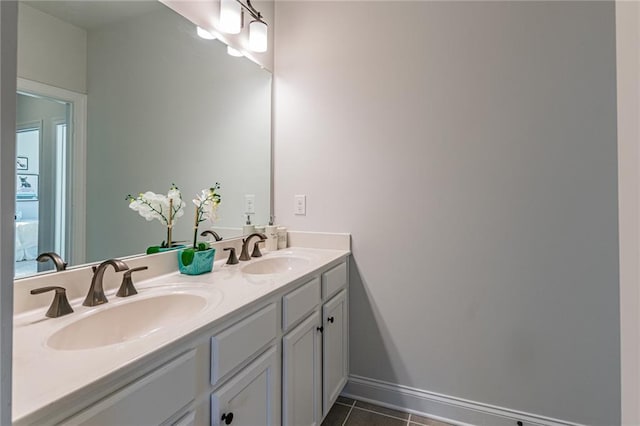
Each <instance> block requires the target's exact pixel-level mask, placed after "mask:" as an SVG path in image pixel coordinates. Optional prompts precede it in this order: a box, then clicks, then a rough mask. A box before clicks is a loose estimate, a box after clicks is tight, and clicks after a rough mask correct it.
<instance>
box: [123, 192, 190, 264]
mask: <svg viewBox="0 0 640 426" xmlns="http://www.w3.org/2000/svg"><path fill="white" fill-rule="evenodd" d="M126 199H127V200H128V201H129V208H130V209H131V210H133V211H137V212H138V213H139V214H140V216H142V217H143V218H145V219H146V220H147V221H149V222H150V221H152V220H154V219H157V220H158V221H160V223H162V224H163V225H164V226H166V227H167V239H166V241H163V242H162V244H161V245H160V248H171V247H172V244H171V232H172V229H173V225H174V223H175V220H176V219H177V218H179V217H180V216H182V215H183V214H184V206H185V203H184V202H183V201H182V194H181V193H180V189H178V187H177V186H176V185H175V184H171V187H170V188H169V191H168V192H167V195H163V194H156V193H154V192H151V191H147V192H145V193H140V194H138V196H137V197H135V198H134V197H133V196H132V195H131V194H129V195H127V197H126ZM156 248H157V247H156ZM149 249H150V250H151V249H152V247H150V248H149ZM155 251H157V250H155ZM147 252H149V250H147Z"/></svg>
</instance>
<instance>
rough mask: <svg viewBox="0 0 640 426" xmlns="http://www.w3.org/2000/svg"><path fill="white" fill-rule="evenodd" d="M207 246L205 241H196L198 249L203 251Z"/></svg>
mask: <svg viewBox="0 0 640 426" xmlns="http://www.w3.org/2000/svg"><path fill="white" fill-rule="evenodd" d="M208 248H209V244H207V243H198V251H204V250H207V249H208Z"/></svg>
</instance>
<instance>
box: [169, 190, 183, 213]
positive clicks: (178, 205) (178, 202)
mask: <svg viewBox="0 0 640 426" xmlns="http://www.w3.org/2000/svg"><path fill="white" fill-rule="evenodd" d="M167 200H173V219H177V218H179V217H180V216H182V215H183V214H184V202H183V201H182V194H181V193H180V190H179V189H178V188H176V187H175V186H173V187H171V189H169V192H168V193H167ZM168 208H169V204H168V201H167V209H168Z"/></svg>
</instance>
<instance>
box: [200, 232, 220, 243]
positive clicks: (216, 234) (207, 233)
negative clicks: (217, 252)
mask: <svg viewBox="0 0 640 426" xmlns="http://www.w3.org/2000/svg"><path fill="white" fill-rule="evenodd" d="M206 235H211V236H212V237H213V238H215V239H216V241H222V237H221V236H220V235H218V233H217V232H216V231H212V230H211V229H207V230H206V231H202V234H200V236H201V237H204V236H206Z"/></svg>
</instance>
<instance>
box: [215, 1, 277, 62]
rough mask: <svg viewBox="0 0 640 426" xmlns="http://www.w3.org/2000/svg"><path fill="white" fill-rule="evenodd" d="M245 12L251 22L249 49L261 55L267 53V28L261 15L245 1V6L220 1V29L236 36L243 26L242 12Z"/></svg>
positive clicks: (240, 3) (239, 3)
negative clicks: (249, 16) (250, 18)
mask: <svg viewBox="0 0 640 426" xmlns="http://www.w3.org/2000/svg"><path fill="white" fill-rule="evenodd" d="M245 10H246V11H247V13H248V14H249V15H251V17H252V18H253V20H252V21H251V22H250V23H249V49H250V50H252V51H254V52H258V53H263V52H266V51H267V44H268V27H267V23H266V22H265V21H264V19H263V17H262V14H261V13H260V12H259V11H258V10H257V9H256V8H255V7H253V5H252V4H251V0H246V4H245V3H243V2H242V1H240V0H220V27H221V29H222V31H224V32H226V33H229V34H238V33H239V32H240V31H241V30H242V27H243V26H244V22H243V21H244V11H245Z"/></svg>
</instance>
